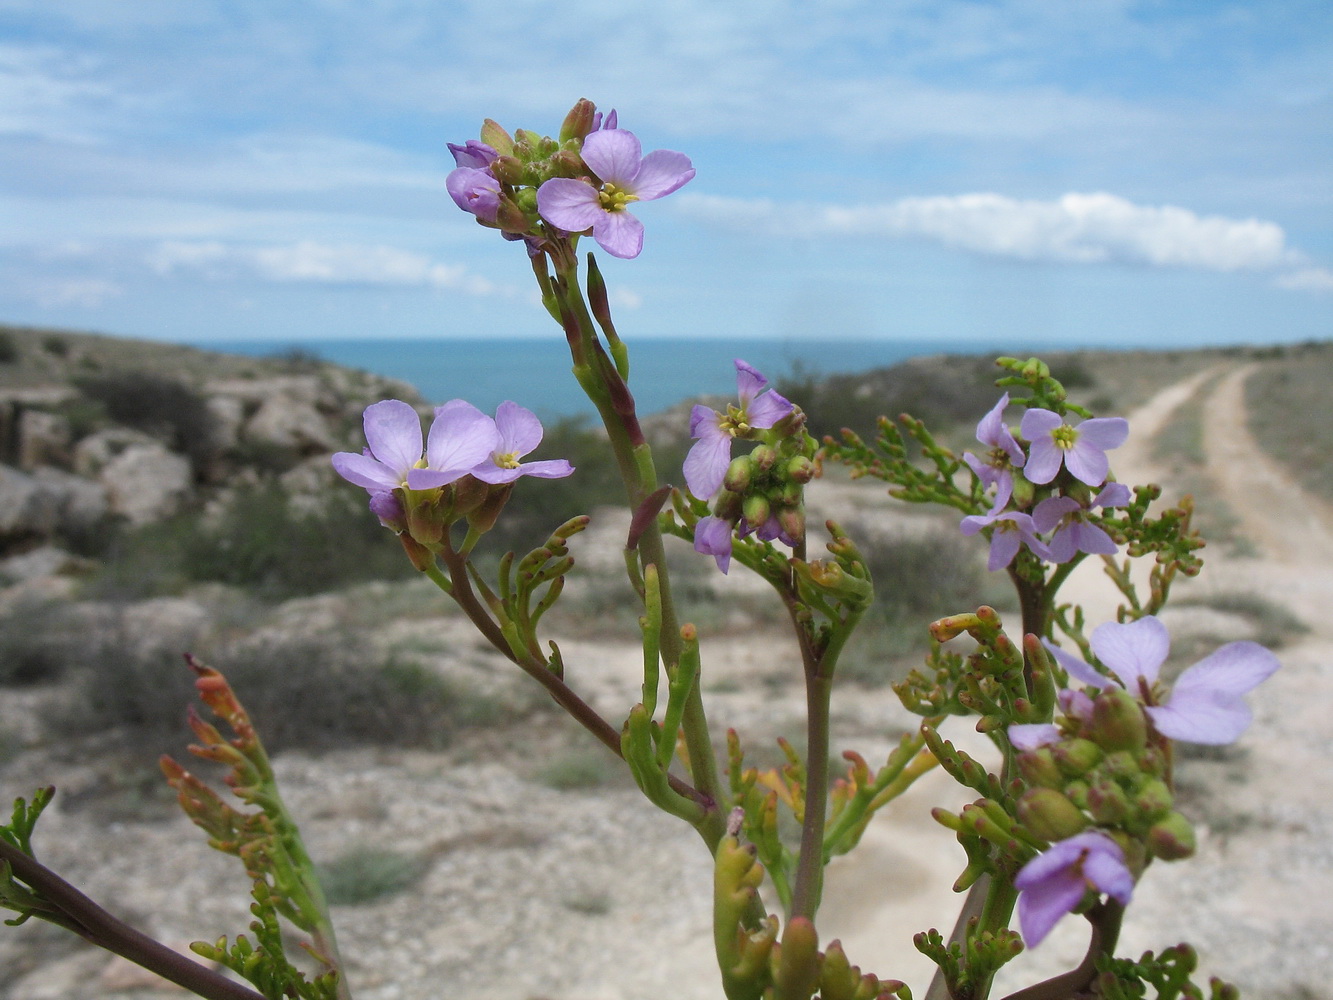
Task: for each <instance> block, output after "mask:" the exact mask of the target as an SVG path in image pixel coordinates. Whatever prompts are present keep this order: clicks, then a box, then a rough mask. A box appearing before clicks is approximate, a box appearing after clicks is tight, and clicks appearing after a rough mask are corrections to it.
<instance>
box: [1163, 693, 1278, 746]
mask: <svg viewBox="0 0 1333 1000" xmlns="http://www.w3.org/2000/svg"><path fill="white" fill-rule="evenodd" d="M1144 711H1145V712H1147V713H1148V717H1149V718H1150V719H1152V724H1153V725H1154V726H1155V727H1156V728H1157V731H1158V732H1159V733H1161V734H1162V735H1163V736H1167V737H1170V738H1171V739H1173V740H1184V741H1185V742H1186V743H1203V744H1207V745H1209V746H1222V745H1223V744H1226V743H1234V742H1236V740H1237V739H1239V738H1240V735H1241V733H1243V732H1245V730H1246V729H1247V728H1249V725H1250V720H1251V719H1252V718H1253V717H1254V716H1253V713H1252V712H1251V711H1250V706H1249V705H1247V704H1245V702H1243V701H1241V700H1240V699H1239V698H1235V699H1227V700H1221V699H1218V698H1216V697H1210V696H1209V695H1207V694H1203V693H1197V692H1196V693H1195V694H1192V695H1191V694H1186V695H1183V696H1177V695H1176V694H1175V693H1174V692H1172V694H1171V698H1170V700H1168V701H1167V703H1166V704H1165V705H1158V706H1149V707H1148V708H1145V709H1144Z"/></svg>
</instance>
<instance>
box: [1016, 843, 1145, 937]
mask: <svg viewBox="0 0 1333 1000" xmlns="http://www.w3.org/2000/svg"><path fill="white" fill-rule="evenodd" d="M1014 888H1016V889H1018V890H1019V893H1020V895H1019V897H1018V925H1019V927H1020V928H1022V931H1023V940H1024V941H1025V942H1027V946H1028V947H1029V948H1035V947H1036V946H1037V945H1039V944H1041V942H1042V941H1043V940H1044V939H1045V937H1046V935H1047V934H1049V933H1050V932H1051V928H1052V927H1054V926H1055V925H1056V923H1057V922H1058V921H1059V919H1060V918H1061V917H1063V916H1064V915H1065V914H1066V913H1071V912H1073V910H1074V908H1075V907H1077V906H1078V905H1079V904H1080V903H1081V902H1082V901H1083V898H1084V896H1086V895H1087V893H1088V891H1089V890H1091V891H1093V892H1096V893H1103V892H1104V893H1106V894H1107V895H1109V896H1110V897H1111V898H1112V899H1114V900H1116V901H1117V902H1118V903H1120V904H1121V905H1122V906H1123V905H1126V904H1128V903H1129V897H1130V895H1131V894H1132V893H1133V891H1134V876H1133V875H1131V874H1130V871H1129V869H1128V868H1127V867H1126V866H1125V852H1124V851H1123V850H1122V849H1121V848H1120V845H1119V844H1117V843H1116V842H1115V841H1114V840H1112V839H1111V838H1110V837H1108V836H1107V835H1106V834H1104V833H1098V832H1097V831H1095V830H1089V831H1088V832H1086V833H1079V834H1076V835H1074V836H1073V837H1070V838H1069V839H1067V840H1061V841H1057V842H1056V843H1054V844H1052V845H1051V846H1050V847H1048V848H1047V849H1046V850H1045V851H1043V852H1042V853H1041V854H1038V855H1037V856H1036V857H1035V858H1033V859H1032V860H1031V861H1029V862H1028V863H1027V864H1026V865H1024V866H1023V868H1022V870H1020V871H1019V873H1018V875H1017V876H1015V878H1014Z"/></svg>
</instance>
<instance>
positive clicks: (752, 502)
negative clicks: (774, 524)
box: [741, 494, 773, 530]
mask: <svg viewBox="0 0 1333 1000" xmlns="http://www.w3.org/2000/svg"><path fill="white" fill-rule="evenodd" d="M741 509H742V510H743V511H744V512H745V523H746V524H748V525H749V526H750V527H751V528H753V529H755V530H758V529H759V528H761V527H763V526H764V525H765V524H766V523H768V518H769V515H770V514H771V513H772V511H773V508H772V507H771V506H769V503H768V498H767V497H765V496H762V495H760V494H755V495H753V496H748V497H746V498H745V503H744V505H743V506H742V508H741Z"/></svg>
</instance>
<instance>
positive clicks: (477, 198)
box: [444, 167, 500, 222]
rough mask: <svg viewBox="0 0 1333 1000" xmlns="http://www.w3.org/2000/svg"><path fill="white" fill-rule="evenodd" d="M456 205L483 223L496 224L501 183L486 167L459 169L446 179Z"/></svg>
mask: <svg viewBox="0 0 1333 1000" xmlns="http://www.w3.org/2000/svg"><path fill="white" fill-rule="evenodd" d="M444 186H445V188H446V189H447V190H448V192H449V197H451V198H453V200H454V204H455V205H457V206H458V207H459V208H461V209H462V210H463V211H464V212H471V213H472V214H473V215H475V216H476V217H477V218H478V219H480V220H481V221H482V222H494V221H495V217H496V215H497V214H498V213H499V211H500V182H499V181H497V180H496V179H495V177H494V175H492V173H491V172H490V171H489V170H487V169H485V168H484V167H459V168H458V169H457V170H452V171H450V173H449V176H448V177H446V178H445V181H444Z"/></svg>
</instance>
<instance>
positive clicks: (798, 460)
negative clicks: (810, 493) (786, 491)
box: [787, 455, 815, 483]
mask: <svg viewBox="0 0 1333 1000" xmlns="http://www.w3.org/2000/svg"><path fill="white" fill-rule="evenodd" d="M787 478H788V479H791V480H792V481H794V482H797V483H808V482H810V480H812V479H814V478H815V463H814V462H812V461H810V459H808V458H806V457H805V456H804V455H797V456H796V457H795V458H793V459H791V460H790V461H789V462H788V463H787Z"/></svg>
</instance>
